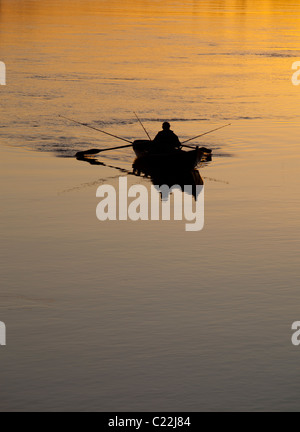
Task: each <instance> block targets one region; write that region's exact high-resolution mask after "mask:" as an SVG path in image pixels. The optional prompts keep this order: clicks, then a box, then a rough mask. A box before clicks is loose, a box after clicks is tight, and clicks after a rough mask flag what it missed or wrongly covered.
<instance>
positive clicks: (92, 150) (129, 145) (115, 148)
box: [75, 144, 132, 157]
mask: <svg viewBox="0 0 300 432" xmlns="http://www.w3.org/2000/svg"><path fill="white" fill-rule="evenodd" d="M127 147H132V144H128V145H124V146H118V147H110V148H104V149H90V150H83V151H80V152H78V153H76V155H75V157H81V156H83V155H89V154H90V155H92V154H97V153H101V152H104V151H109V150H118V149H123V148H127Z"/></svg>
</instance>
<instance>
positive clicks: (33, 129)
mask: <svg viewBox="0 0 300 432" xmlns="http://www.w3.org/2000/svg"><path fill="white" fill-rule="evenodd" d="M299 19H300V5H299V4H297V3H296V2H295V1H289V0H285V1H283V0H273V1H271V0H257V1H245V0H244V1H242V0H236V1H233V0H228V1H226V0H224V1H190V2H184V3H183V2H179V1H166V2H164V4H162V3H161V2H158V1H146V0H138V1H134V2H133V1H132V2H131V1H127V2H121V1H119V0H114V1H111V0H110V1H97V0H86V1H76V2H74V1H69V0H63V1H59V2H58V1H46V0H44V1H33V0H32V1H27V0H19V1H17V0H2V1H0V47H1V50H0V61H4V62H5V63H6V66H7V86H6V87H4V86H1V88H0V92H1V95H0V96H1V104H0V110H1V125H0V126H1V173H0V176H1V190H0V197H1V201H2V208H3V210H1V214H0V226H1V245H2V248H1V252H0V257H1V260H0V269H1V280H2V282H3V283H2V284H1V293H0V321H4V322H5V323H6V324H7V328H8V345H7V347H5V348H3V347H1V349H0V378H1V389H0V409H1V410H17V409H19V410H34V409H38V410H58V409H62V410H99V411H104V410H124V411H126V410H195V411H201V410H211V411H212V410H225V411H229V410H270V409H271V410H298V409H299V403H300V400H299V399H300V398H299V394H300V373H299V371H298V370H299V368H298V364H299V360H300V359H299V356H300V351H299V349H298V348H297V347H294V346H293V345H292V344H291V340H290V338H291V333H292V332H291V330H290V328H291V324H292V322H293V321H295V320H300V312H299V302H300V294H299V290H298V288H299V262H298V261H299V259H298V251H299V210H300V203H299V186H300V180H299V156H300V150H299V138H300V126H299V117H300V115H299V108H298V107H299V92H300V87H295V86H293V85H292V82H291V77H292V73H293V71H292V69H291V68H292V63H293V62H294V61H299V60H300V48H299V36H300V27H299ZM133 111H136V112H138V113H139V115H140V117H141V118H142V120H143V122H144V123H145V126H146V127H147V129H148V130H149V132H150V134H151V136H152V137H153V136H154V135H155V133H156V132H157V131H158V129H160V125H161V121H162V120H169V121H170V122H171V125H172V128H173V130H174V131H175V132H176V133H177V134H178V135H179V137H180V138H181V139H187V138H189V137H191V136H194V135H197V134H199V133H201V132H203V131H206V130H208V129H212V128H214V127H217V126H219V125H222V124H225V123H228V122H230V123H232V126H230V127H229V128H226V129H224V130H222V131H220V132H217V133H215V134H212V135H208V136H207V137H205V139H203V140H198V141H195V143H199V144H201V145H207V146H210V147H211V148H212V149H213V150H214V155H215V156H214V157H213V161H212V162H211V163H210V164H208V165H207V166H205V167H202V168H201V174H202V176H203V178H204V182H205V227H204V230H203V231H201V232H198V233H195V234H193V233H187V232H185V231H184V225H183V223H182V222H169V223H168V222H137V223H133V222H123V223H121V222H119V223H118V222H116V223H109V222H108V223H100V222H99V221H97V219H96V217H95V208H96V204H97V200H96V198H95V193H96V188H97V186H98V185H99V184H103V183H110V184H116V182H117V178H118V176H119V175H120V172H119V171H117V170H115V169H112V168H107V167H99V166H92V165H88V164H84V163H82V162H78V161H76V160H75V159H73V158H71V157H70V156H72V155H74V153H75V152H76V151H77V150H79V149H84V148H86V149H88V148H91V147H105V146H107V147H111V146H112V145H118V144H119V143H120V142H119V141H117V140H114V139H113V138H109V137H106V136H105V135H101V134H98V133H96V132H93V131H89V130H87V129H85V128H82V127H80V126H75V125H73V124H70V123H68V122H66V121H64V120H62V119H60V118H59V117H58V115H59V114H64V115H67V116H69V117H72V118H75V119H78V120H80V121H84V122H90V123H92V124H93V125H95V126H98V127H100V128H102V129H104V130H107V131H109V132H112V133H115V134H117V135H120V136H123V137H125V138H127V139H135V138H144V133H143V130H142V129H141V127H140V125H139V124H138V122H137V121H136V119H135V117H134V114H133ZM53 156H66V157H67V158H61V157H60V158H55V157H53ZM132 159H133V153H132V151H131V150H130V149H129V150H128V149H127V150H118V151H115V152H110V153H107V154H103V156H101V160H103V161H105V163H106V164H108V165H116V166H121V167H124V168H126V169H130V167H131V163H132ZM128 178H129V182H131V183H134V182H135V183H136V182H138V183H142V184H144V185H146V186H148V187H149V181H148V180H146V179H143V178H135V177H132V176H129V177H128Z"/></svg>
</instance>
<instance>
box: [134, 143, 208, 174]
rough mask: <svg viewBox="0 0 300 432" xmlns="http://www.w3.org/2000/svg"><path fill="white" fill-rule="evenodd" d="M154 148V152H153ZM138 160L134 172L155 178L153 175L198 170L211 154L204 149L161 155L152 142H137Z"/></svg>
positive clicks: (135, 149) (135, 147)
mask: <svg viewBox="0 0 300 432" xmlns="http://www.w3.org/2000/svg"><path fill="white" fill-rule="evenodd" d="M153 148H154V150H152V149H153ZM133 150H134V152H135V154H136V156H137V157H136V159H135V160H134V162H133V165H132V168H133V172H134V173H136V174H140V173H144V174H146V175H150V176H151V177H152V176H153V173H157V172H162V171H164V172H165V171H166V170H169V171H173V172H179V171H180V172H188V171H191V170H193V169H195V168H196V166H197V165H198V164H199V163H200V162H201V161H202V160H203V157H205V160H206V161H207V160H208V158H209V157H210V153H208V154H207V151H206V149H205V148H204V147H201V148H199V147H196V148H195V149H194V150H189V151H184V150H175V151H173V152H170V153H159V152H157V150H156V149H155V147H154V146H153V143H152V142H151V141H146V140H137V141H134V143H133Z"/></svg>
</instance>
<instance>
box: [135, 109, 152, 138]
mask: <svg viewBox="0 0 300 432" xmlns="http://www.w3.org/2000/svg"><path fill="white" fill-rule="evenodd" d="M133 114H134V115H135V116H136V118H137V119H138V121H139V122H140V125H141V126H142V128H143V129H144V131H145V133H146V135H147V137H148V138H149V140H150V141H151V138H150V135H149V134H148V132H147V131H146V128H145V127H144V125H143V123H142V122H141V120H140V119H139V118H138V116H137V114H136V113H135V112H134V111H133Z"/></svg>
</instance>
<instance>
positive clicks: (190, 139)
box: [182, 123, 231, 148]
mask: <svg viewBox="0 0 300 432" xmlns="http://www.w3.org/2000/svg"><path fill="white" fill-rule="evenodd" d="M230 125H231V123H228V124H226V125H224V126H220V127H218V128H216V129H212V130H210V131H208V132H204V133H203V134H200V135H197V136H195V137H193V138H189V139H187V140H185V141H183V142H182V144H185V143H187V142H189V141H192V140H194V139H196V138H200V137H202V136H204V135H207V134H210V133H212V132H215V131H217V130H219V129H223V128H225V127H227V126H230ZM184 147H190V146H184ZM190 148H194V147H190Z"/></svg>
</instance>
